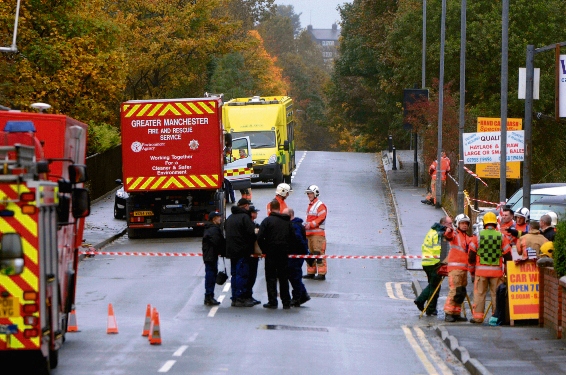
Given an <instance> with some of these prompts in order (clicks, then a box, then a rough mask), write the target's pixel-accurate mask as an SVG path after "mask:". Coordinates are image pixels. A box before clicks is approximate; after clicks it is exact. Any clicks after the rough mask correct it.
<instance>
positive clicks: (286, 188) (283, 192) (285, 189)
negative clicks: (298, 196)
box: [275, 183, 291, 197]
mask: <svg viewBox="0 0 566 375" xmlns="http://www.w3.org/2000/svg"><path fill="white" fill-rule="evenodd" d="M290 192H291V186H290V185H289V184H286V183H281V184H279V185H277V189H276V190H275V194H277V195H280V196H282V197H288V196H289V193H290Z"/></svg>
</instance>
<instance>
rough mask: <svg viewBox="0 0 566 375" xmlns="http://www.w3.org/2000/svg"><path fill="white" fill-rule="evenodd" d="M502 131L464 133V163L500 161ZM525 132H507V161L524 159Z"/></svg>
mask: <svg viewBox="0 0 566 375" xmlns="http://www.w3.org/2000/svg"><path fill="white" fill-rule="evenodd" d="M500 137H501V132H481V133H464V164H478V163H499V162H500V161H501V155H500V145H501V139H500ZM524 154H525V132H524V131H523V130H515V131H508V132H507V161H508V162H509V161H523V159H524V156H525V155H524Z"/></svg>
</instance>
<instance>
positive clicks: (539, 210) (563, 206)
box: [530, 202, 566, 221]
mask: <svg viewBox="0 0 566 375" xmlns="http://www.w3.org/2000/svg"><path fill="white" fill-rule="evenodd" d="M549 211H553V212H556V214H557V215H558V217H562V216H563V215H564V214H565V213H566V202H565V203H544V204H540V203H535V204H532V205H531V214H530V218H531V220H537V221H538V220H539V219H540V217H541V216H542V215H544V214H546V213H547V212H549Z"/></svg>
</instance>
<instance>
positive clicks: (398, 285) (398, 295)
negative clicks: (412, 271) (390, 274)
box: [385, 281, 410, 301]
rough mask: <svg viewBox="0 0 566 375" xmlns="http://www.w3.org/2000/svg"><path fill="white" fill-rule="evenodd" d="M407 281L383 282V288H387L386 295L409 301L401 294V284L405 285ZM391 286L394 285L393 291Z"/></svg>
mask: <svg viewBox="0 0 566 375" xmlns="http://www.w3.org/2000/svg"><path fill="white" fill-rule="evenodd" d="M407 284H409V283H394V282H391V281H390V282H387V283H385V289H386V290H387V295H388V296H389V298H391V299H400V300H403V301H409V300H410V299H409V298H407V297H405V295H404V294H403V285H407ZM393 286H395V291H393Z"/></svg>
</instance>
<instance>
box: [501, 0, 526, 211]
mask: <svg viewBox="0 0 566 375" xmlns="http://www.w3.org/2000/svg"><path fill="white" fill-rule="evenodd" d="M501 5H502V10H501V137H500V140H501V149H500V150H501V159H500V163H499V166H500V169H499V202H505V201H506V199H507V192H506V191H505V190H506V185H507V89H508V80H509V47H508V44H509V0H503V1H502V3H501ZM531 89H532V86H531ZM526 136H527V135H526V134H525V139H526Z"/></svg>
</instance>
